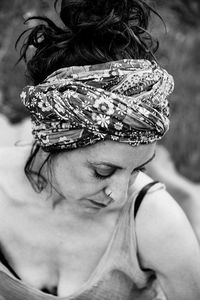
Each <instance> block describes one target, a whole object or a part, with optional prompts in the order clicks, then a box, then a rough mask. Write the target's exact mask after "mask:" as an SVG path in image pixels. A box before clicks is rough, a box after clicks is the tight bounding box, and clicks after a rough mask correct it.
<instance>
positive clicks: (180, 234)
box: [135, 176, 199, 269]
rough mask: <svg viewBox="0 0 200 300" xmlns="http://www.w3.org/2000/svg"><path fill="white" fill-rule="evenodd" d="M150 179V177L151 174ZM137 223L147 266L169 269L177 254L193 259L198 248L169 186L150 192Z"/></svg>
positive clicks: (141, 253)
mask: <svg viewBox="0 0 200 300" xmlns="http://www.w3.org/2000/svg"><path fill="white" fill-rule="evenodd" d="M146 180H147V181H148V180H150V179H148V176H147V178H146ZM135 226H136V235H137V240H138V251H139V254H140V258H141V261H142V264H143V266H144V267H148V268H151V267H154V268H158V269H159V268H160V267H161V266H162V265H165V267H166V268H167V267H168V266H169V262H170V263H173V262H175V261H176V259H177V255H179V257H180V258H181V259H182V258H183V259H185V258H186V257H187V259H189V256H190V254H191V253H193V250H194V249H196V250H197V248H198V244H197V240H196V237H195V235H194V232H193V230H192V227H191V225H190V223H189V221H188V219H187V217H186V215H185V213H184V212H183V210H182V209H181V207H180V206H179V205H178V204H177V202H176V201H175V200H174V199H173V198H172V197H171V195H170V194H169V193H168V192H167V191H166V190H165V189H157V190H152V191H151V192H149V193H147V194H146V196H145V198H144V199H143V202H142V204H141V206H140V209H139V211H138V214H137V217H136V222H135ZM198 251H199V249H198ZM170 260H171V261H170Z"/></svg>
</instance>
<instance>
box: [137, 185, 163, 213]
mask: <svg viewBox="0 0 200 300" xmlns="http://www.w3.org/2000/svg"><path fill="white" fill-rule="evenodd" d="M154 186H156V190H158V189H160V188H164V189H165V185H164V184H163V183H161V182H160V181H151V182H149V183H147V184H146V185H145V186H144V187H143V188H142V189H141V190H140V191H139V193H138V195H137V196H136V198H135V202H134V219H135V218H136V215H137V212H138V210H139V208H140V205H141V203H142V201H143V199H144V197H145V195H146V194H147V193H148V192H149V190H151V189H152V187H154ZM152 191H155V188H154V189H153V190H152Z"/></svg>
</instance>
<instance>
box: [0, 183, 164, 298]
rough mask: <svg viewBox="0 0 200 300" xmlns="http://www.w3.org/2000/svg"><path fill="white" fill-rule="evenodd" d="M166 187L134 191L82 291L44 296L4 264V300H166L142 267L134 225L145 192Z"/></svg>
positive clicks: (0, 279)
mask: <svg viewBox="0 0 200 300" xmlns="http://www.w3.org/2000/svg"><path fill="white" fill-rule="evenodd" d="M163 187H164V185H163V184H161V183H157V184H155V185H154V186H153V187H151V184H150V186H149V187H148V188H145V187H144V189H142V190H141V193H139V195H138V191H134V192H133V194H132V196H131V197H129V199H128V200H127V202H126V204H125V205H124V207H123V209H122V211H121V213H120V215H119V217H118V220H117V223H116V225H115V228H114V230H113V233H112V237H111V239H110V241H109V244H108V246H107V248H106V250H105V252H104V254H103V256H102V258H101V259H100V261H99V263H98V265H97V266H96V268H95V270H94V271H93V273H92V274H91V276H90V278H89V279H88V280H87V282H86V283H85V284H84V285H83V286H82V287H81V288H80V289H79V290H78V291H76V292H75V293H73V294H72V295H69V296H66V297H59V296H54V295H51V294H47V293H44V292H42V291H40V290H38V289H36V288H34V287H32V286H30V285H28V284H26V283H24V282H23V281H21V280H20V279H19V278H17V276H15V275H14V274H12V271H11V270H9V268H7V267H6V266H5V264H3V261H2V262H1V263H0V300H165V299H166V297H165V296H164V293H163V292H162V290H161V288H160V286H159V284H158V282H157V281H156V276H155V274H154V272H153V271H151V270H143V269H142V268H141V266H140V262H139V260H138V253H137V238H136V233H135V226H134V215H135V212H134V211H135V209H137V210H138V208H139V205H140V203H141V201H142V198H143V197H144V195H145V193H146V192H149V191H151V192H154V191H156V190H158V189H160V188H163ZM136 199H137V205H135V201H136Z"/></svg>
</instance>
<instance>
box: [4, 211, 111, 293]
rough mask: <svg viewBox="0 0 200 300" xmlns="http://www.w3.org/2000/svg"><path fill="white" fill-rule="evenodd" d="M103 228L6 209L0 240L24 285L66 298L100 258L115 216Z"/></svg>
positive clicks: (87, 223) (80, 283) (96, 225)
mask: <svg viewBox="0 0 200 300" xmlns="http://www.w3.org/2000/svg"><path fill="white" fill-rule="evenodd" d="M111 220H112V221H110V222H106V223H105V224H103V223H102V224H99V223H95V222H94V221H88V222H83V223H81V222H77V220H75V219H74V220H73V218H71V219H69V221H65V222H63V223H62V222H58V220H57V219H55V218H54V217H53V216H49V217H47V216H45V215H41V216H40V215H38V214H37V217H36V215H35V214H33V213H31V214H30V213H27V212H26V213H25V211H23V209H21V210H19V209H10V210H9V209H8V210H7V217H6V218H4V222H3V220H2V218H1V224H0V240H1V245H2V247H3V251H4V254H5V255H6V258H7V260H8V261H9V263H10V264H11V266H12V267H13V269H14V270H15V271H16V273H17V274H18V275H19V277H20V278H21V279H22V280H23V281H24V282H26V283H28V284H30V285H31V286H33V287H35V288H37V289H46V290H48V291H52V290H53V289H55V287H56V288H57V290H58V294H59V295H61V296H62V295H64V296H66V295H69V294H71V293H73V292H74V291H76V290H77V289H78V288H79V287H80V286H81V285H82V284H83V283H85V282H86V281H87V280H88V278H89V277H90V275H91V274H92V272H93V271H94V269H95V268H96V266H97V264H98V262H99V261H100V259H101V257H102V256H103V254H104V252H105V249H106V248H107V245H108V244H109V241H110V238H111V236H112V233H113V230H114V227H115V223H116V216H115V218H114V217H113V219H112V218H111Z"/></svg>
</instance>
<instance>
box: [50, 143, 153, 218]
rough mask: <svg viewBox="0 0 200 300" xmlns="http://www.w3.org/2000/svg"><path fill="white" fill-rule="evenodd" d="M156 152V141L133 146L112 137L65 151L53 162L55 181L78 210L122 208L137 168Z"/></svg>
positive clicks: (64, 195) (59, 189) (68, 200)
mask: <svg viewBox="0 0 200 300" xmlns="http://www.w3.org/2000/svg"><path fill="white" fill-rule="evenodd" d="M154 153H155V144H149V145H140V146H137V147H132V146H130V145H127V144H123V143H117V142H113V141H106V142H99V143H97V144H95V145H92V146H88V147H86V148H82V149H76V150H73V151H69V152H63V153H60V154H59V155H57V156H56V157H55V158H54V159H53V162H52V168H53V185H54V186H55V188H56V190H57V191H58V192H59V194H60V195H61V196H62V200H64V202H65V203H66V204H69V205H70V206H71V208H74V209H76V210H77V209H81V210H85V211H94V212H99V211H102V210H108V209H111V208H112V209H115V208H120V207H122V206H123V205H124V203H125V201H126V199H127V195H128V189H129V186H130V184H131V183H133V182H134V180H135V179H136V176H137V174H138V171H139V170H140V169H141V168H142V167H143V166H144V165H145V164H146V163H147V162H148V161H150V160H151V159H152V158H153V156H154ZM110 193H112V194H111V197H109V196H108V194H110Z"/></svg>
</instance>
